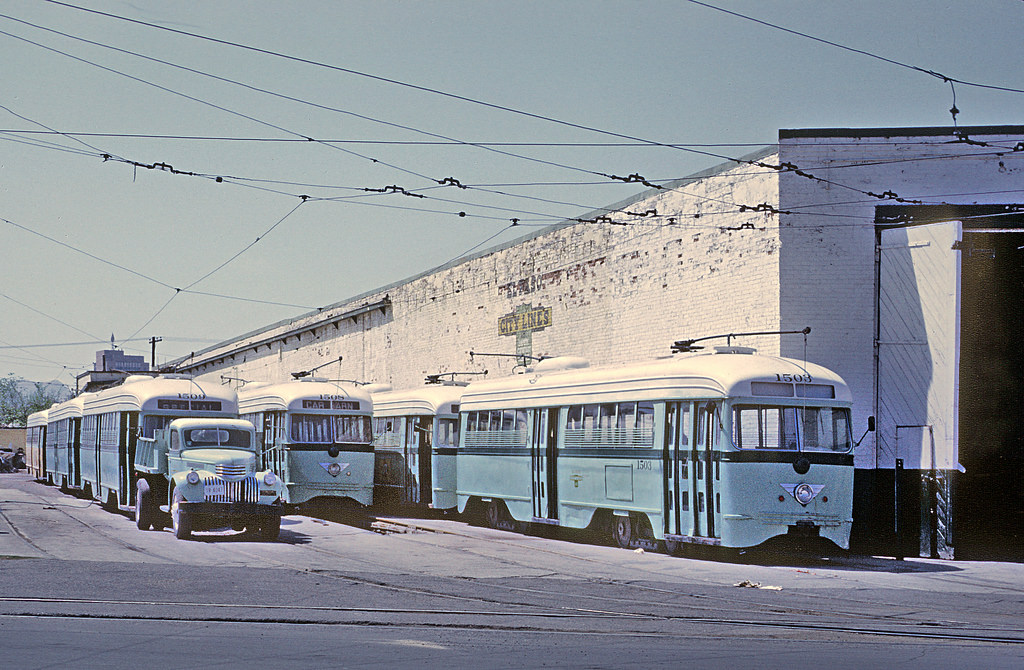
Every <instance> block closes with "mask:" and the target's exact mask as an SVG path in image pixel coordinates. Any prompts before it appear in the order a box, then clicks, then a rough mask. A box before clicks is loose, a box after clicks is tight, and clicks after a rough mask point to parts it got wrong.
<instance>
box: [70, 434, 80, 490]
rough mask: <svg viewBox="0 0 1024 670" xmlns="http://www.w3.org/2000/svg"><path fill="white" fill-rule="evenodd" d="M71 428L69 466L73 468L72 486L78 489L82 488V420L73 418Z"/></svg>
mask: <svg viewBox="0 0 1024 670" xmlns="http://www.w3.org/2000/svg"><path fill="white" fill-rule="evenodd" d="M69 429H70V430H71V431H72V435H71V440H70V442H71V454H70V458H69V459H68V467H69V468H71V476H70V477H69V479H71V480H72V484H71V485H72V486H73V487H74V488H76V489H79V488H82V420H81V419H72V420H71V425H70V426H69Z"/></svg>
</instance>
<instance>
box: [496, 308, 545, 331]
mask: <svg viewBox="0 0 1024 670" xmlns="http://www.w3.org/2000/svg"><path fill="white" fill-rule="evenodd" d="M550 325H551V308H550V307H534V308H533V309H530V310H527V311H523V312H512V313H511V314H506V315H505V316H503V317H501V318H500V319H498V334H499V335H515V334H516V333H522V332H527V331H534V330H543V329H544V328H547V327H548V326H550Z"/></svg>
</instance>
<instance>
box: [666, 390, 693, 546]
mask: <svg viewBox="0 0 1024 670" xmlns="http://www.w3.org/2000/svg"><path fill="white" fill-rule="evenodd" d="M665 421H666V423H665V447H664V460H665V465H664V467H663V468H662V470H663V472H664V473H665V532H666V533H668V534H669V535H689V534H690V530H691V528H690V516H689V515H690V491H691V489H692V488H693V487H692V486H691V481H690V472H689V471H690V467H689V462H690V434H691V432H692V429H693V427H692V426H691V425H690V404H689V403H669V404H668V405H667V406H666V416H665Z"/></svg>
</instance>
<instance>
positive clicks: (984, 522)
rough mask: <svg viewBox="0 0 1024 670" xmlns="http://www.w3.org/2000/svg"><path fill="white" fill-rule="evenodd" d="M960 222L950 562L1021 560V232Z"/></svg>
mask: <svg viewBox="0 0 1024 670" xmlns="http://www.w3.org/2000/svg"><path fill="white" fill-rule="evenodd" d="M1007 218H1016V217H994V218H993V219H984V220H972V221H971V222H970V223H969V224H968V223H967V222H965V225H964V236H963V245H962V249H961V275H960V276H961V304H960V463H961V464H962V465H963V466H964V469H965V472H964V473H962V474H960V475H959V476H958V477H957V480H956V482H955V491H954V505H955V506H956V508H957V509H956V510H955V511H954V519H955V523H954V528H953V531H954V545H955V547H956V557H957V558H963V559H974V560H985V559H991V560H1024V533H1022V529H1024V459H1022V454H1024V411H1022V407H1021V403H1022V400H1024V309H1022V307H1024V300H1022V299H1021V298H1022V295H1024V249H1022V248H1021V247H1024V227H1022V232H1021V233H1006V232H999V233H972V232H970V230H969V228H978V227H979V224H981V226H983V227H984V228H986V229H990V230H991V229H1004V230H1005V229H1007V228H1011V227H1013V228H1016V227H1018V226H1019V225H1020V224H1019V223H1017V222H1011V221H1007V220H1006V219H1007Z"/></svg>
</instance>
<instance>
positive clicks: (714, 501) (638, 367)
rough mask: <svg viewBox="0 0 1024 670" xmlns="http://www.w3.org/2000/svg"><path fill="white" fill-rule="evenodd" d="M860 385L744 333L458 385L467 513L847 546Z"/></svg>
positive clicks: (672, 538)
mask: <svg viewBox="0 0 1024 670" xmlns="http://www.w3.org/2000/svg"><path fill="white" fill-rule="evenodd" d="M851 400H852V398H851V394H850V391H849V389H848V388H847V385H846V384H845V383H844V382H843V380H842V379H841V378H840V377H839V376H838V375H836V374H835V373H833V372H831V371H829V370H827V369H825V368H823V367H821V366H818V365H814V364H810V363H806V362H804V361H799V360H794V359H789V358H780V357H775V356H765V355H759V354H757V353H756V352H755V350H753V349H750V348H746V347H735V346H733V347H715V348H714V352H713V353H710V352H709V353H697V354H692V353H690V354H677V355H675V356H670V357H666V358H664V359H659V360H654V361H651V362H645V363H636V364H629V365H619V366H611V367H600V368H598V367H594V368H591V367H590V366H589V364H588V363H587V361H585V360H584V359H579V358H571V357H569V358H552V359H547V360H544V361H541V362H540V363H537V364H536V365H535V366H534V367H533V368H529V369H527V370H526V372H525V373H524V374H519V375H515V376H513V377H510V378H506V379H502V380H491V381H486V382H479V383H473V384H471V385H470V386H469V387H467V388H466V389H465V390H464V392H463V395H462V402H461V418H462V435H461V442H460V446H459V450H458V454H457V456H456V469H457V471H458V482H457V484H458V486H457V498H458V509H459V511H460V512H464V513H468V514H471V515H476V516H477V518H482V519H484V520H485V521H486V522H487V523H488V524H489V525H491V526H493V527H497V528H509V529H512V528H516V527H519V526H520V525H522V524H524V523H538V524H552V525H558V526H562V527H567V528H589V529H591V530H598V531H600V532H602V533H603V534H605V535H606V537H607V538H608V539H610V540H611V541H613V542H614V543H616V544H618V545H619V546H622V547H631V546H642V542H640V541H641V540H646V541H648V542H651V543H655V544H656V543H658V542H664V546H665V548H666V549H667V550H669V551H670V552H675V551H677V550H679V549H680V548H681V547H682V546H683V545H684V544H685V543H693V544H700V545H718V546H722V547H735V548H743V547H752V546H756V545H759V544H761V543H763V542H765V541H767V540H769V539H771V538H773V537H777V536H787V537H789V538H794V537H795V538H800V539H801V540H806V539H807V538H811V537H820V538H826V539H828V540H830V541H831V542H833V543H835V544H836V545H838V546H839V547H842V548H847V547H848V546H849V537H850V527H851V523H852V509H853V474H854V473H853V441H852V439H851V429H850V406H851V404H852V403H851Z"/></svg>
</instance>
